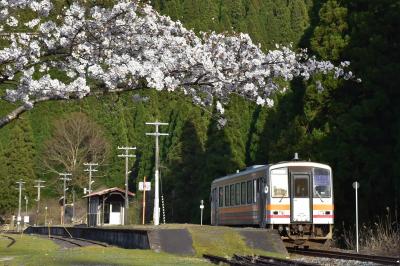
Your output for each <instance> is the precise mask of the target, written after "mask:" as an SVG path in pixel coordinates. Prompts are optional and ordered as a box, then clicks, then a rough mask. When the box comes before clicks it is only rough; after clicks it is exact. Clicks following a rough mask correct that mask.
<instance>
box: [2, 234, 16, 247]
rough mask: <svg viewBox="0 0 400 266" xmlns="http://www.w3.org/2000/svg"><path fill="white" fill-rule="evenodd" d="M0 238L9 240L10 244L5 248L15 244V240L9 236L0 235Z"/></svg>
mask: <svg viewBox="0 0 400 266" xmlns="http://www.w3.org/2000/svg"><path fill="white" fill-rule="evenodd" d="M2 237H5V238H8V239H10V240H11V242H10V243H9V244H8V245H7V248H9V247H11V246H12V245H14V244H15V242H17V241H16V240H15V238H13V237H11V236H5V235H2Z"/></svg>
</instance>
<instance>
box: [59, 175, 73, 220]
mask: <svg viewBox="0 0 400 266" xmlns="http://www.w3.org/2000/svg"><path fill="white" fill-rule="evenodd" d="M58 175H60V176H62V177H60V180H62V181H64V189H63V190H64V191H63V192H64V196H63V211H62V215H61V224H64V216H65V192H66V191H67V190H68V188H66V186H67V181H70V180H71V178H68V177H67V176H72V174H70V173H59V174H58Z"/></svg>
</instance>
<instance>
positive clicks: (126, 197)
mask: <svg viewBox="0 0 400 266" xmlns="http://www.w3.org/2000/svg"><path fill="white" fill-rule="evenodd" d="M118 150H125V154H119V155H118V157H121V158H125V209H124V224H128V209H129V198H128V175H129V170H128V163H129V161H128V160H129V158H135V157H136V155H134V154H129V151H130V150H136V147H119V146H118Z"/></svg>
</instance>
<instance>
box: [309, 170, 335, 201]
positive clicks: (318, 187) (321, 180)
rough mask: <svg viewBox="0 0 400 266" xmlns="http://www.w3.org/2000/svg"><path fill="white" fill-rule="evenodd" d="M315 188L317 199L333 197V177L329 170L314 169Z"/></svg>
mask: <svg viewBox="0 0 400 266" xmlns="http://www.w3.org/2000/svg"><path fill="white" fill-rule="evenodd" d="M313 188H314V197H315V198H317V197H321V198H329V197H330V196H331V176H330V173H329V170H328V169H323V168H314V182H313Z"/></svg>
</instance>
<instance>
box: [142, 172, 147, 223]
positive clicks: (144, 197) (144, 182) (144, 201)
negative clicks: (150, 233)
mask: <svg viewBox="0 0 400 266" xmlns="http://www.w3.org/2000/svg"><path fill="white" fill-rule="evenodd" d="M145 217H146V176H145V177H144V178H143V219H142V224H144V221H145Z"/></svg>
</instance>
